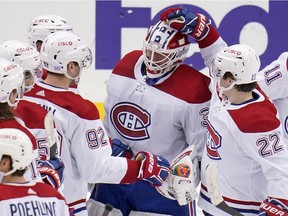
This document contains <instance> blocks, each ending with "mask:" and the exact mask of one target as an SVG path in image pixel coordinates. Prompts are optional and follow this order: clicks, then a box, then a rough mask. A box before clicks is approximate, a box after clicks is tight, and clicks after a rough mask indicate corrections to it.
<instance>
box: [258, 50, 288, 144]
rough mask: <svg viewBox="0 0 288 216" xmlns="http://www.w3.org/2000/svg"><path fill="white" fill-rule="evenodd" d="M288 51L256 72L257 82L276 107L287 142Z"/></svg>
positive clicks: (287, 141)
mask: <svg viewBox="0 0 288 216" xmlns="http://www.w3.org/2000/svg"><path fill="white" fill-rule="evenodd" d="M287 79H288V52H284V53H281V55H280V56H279V57H278V59H277V60H275V61H273V62H272V63H271V64H269V65H268V66H266V67H265V68H264V69H262V70H261V71H259V73H258V74H257V80H258V84H259V86H260V87H261V89H262V90H263V91H264V92H265V94H267V95H268V96H269V98H270V99H271V100H272V101H273V103H274V104H275V106H276V107H277V110H278V113H279V118H280V121H281V125H282V128H283V132H284V137H285V138H286V139H287V140H286V143H288V122H287V121H288V109H287V102H288V87H287V83H288V82H287Z"/></svg>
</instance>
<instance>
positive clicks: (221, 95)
mask: <svg viewBox="0 0 288 216" xmlns="http://www.w3.org/2000/svg"><path fill="white" fill-rule="evenodd" d="M220 81H221V78H218V79H217V85H218V88H219V93H218V95H219V97H220V98H223V92H224V91H228V90H231V89H232V88H233V87H234V86H235V82H234V81H233V82H232V83H231V85H230V86H228V87H226V88H225V87H223V86H221V85H220Z"/></svg>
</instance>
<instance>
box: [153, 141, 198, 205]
mask: <svg viewBox="0 0 288 216" xmlns="http://www.w3.org/2000/svg"><path fill="white" fill-rule="evenodd" d="M171 170H172V171H173V173H172V174H169V176H168V177H167V179H166V181H165V182H164V183H163V185H162V186H160V187H156V189H157V191H158V192H159V193H160V194H162V195H163V196H165V197H167V198H169V199H172V200H177V202H178V203H179V205H181V206H183V205H187V204H188V203H190V202H191V201H192V200H195V199H196V198H197V197H198V193H197V192H196V188H197V186H198V184H199V182H200V171H199V164H198V159H197V157H196V149H195V146H194V145H191V146H189V147H188V148H187V149H185V150H184V151H183V152H182V153H181V154H180V155H179V156H178V157H177V158H176V159H174V160H173V162H172V165H171Z"/></svg>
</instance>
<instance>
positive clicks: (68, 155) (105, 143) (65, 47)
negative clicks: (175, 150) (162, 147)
mask: <svg viewBox="0 0 288 216" xmlns="http://www.w3.org/2000/svg"><path fill="white" fill-rule="evenodd" d="M40 58H41V60H42V63H43V68H44V69H46V70H47V71H48V74H47V78H46V79H45V80H44V81H43V82H38V83H36V84H35V85H34V88H33V89H32V90H31V91H29V92H27V93H26V95H25V98H26V99H27V100H31V101H34V102H35V103H38V104H41V106H43V107H44V108H46V109H48V110H50V111H52V112H53V114H54V117H55V123H56V127H57V130H58V133H59V136H60V137H61V143H60V148H59V153H60V157H61V158H62V160H63V162H64V164H65V170H64V176H65V178H64V182H63V184H64V197H65V198H66V200H67V202H68V205H69V208H70V209H71V211H72V213H73V214H75V215H77V216H80V215H81V216H83V215H87V210H86V196H87V192H88V184H87V183H113V184H119V183H132V182H135V181H136V180H137V179H146V180H147V181H149V182H151V183H153V184H155V185H161V184H162V182H163V181H164V180H165V178H166V177H167V175H168V173H169V172H170V169H169V163H168V162H167V160H166V159H164V158H162V157H160V156H155V155H152V154H151V153H148V152H147V151H141V152H139V153H138V154H137V155H136V159H135V160H128V159H126V158H120V157H112V156H111V147H110V143H109V138H108V136H107V134H106V130H105V128H104V127H103V125H102V122H101V120H100V119H99V113H98V110H97V108H96V107H95V106H94V104H93V103H92V102H90V101H88V100H85V99H83V98H82V97H81V96H80V95H78V94H75V93H73V92H71V91H69V90H68V88H69V85H70V83H71V82H72V81H73V80H77V79H79V78H80V75H81V71H82V69H84V68H86V67H88V66H89V65H90V64H91V60H92V56H91V51H90V49H89V48H88V47H87V44H86V42H85V41H84V40H83V39H82V38H80V37H79V36H77V35H75V34H73V33H71V32H56V33H53V34H50V35H49V36H48V37H47V38H46V40H45V41H44V42H43V44H42V47H41V52H40Z"/></svg>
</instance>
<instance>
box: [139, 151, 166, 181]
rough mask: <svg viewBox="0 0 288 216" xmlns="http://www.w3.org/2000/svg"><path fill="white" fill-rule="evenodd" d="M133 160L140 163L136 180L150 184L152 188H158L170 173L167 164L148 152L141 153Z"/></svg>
mask: <svg viewBox="0 0 288 216" xmlns="http://www.w3.org/2000/svg"><path fill="white" fill-rule="evenodd" d="M135 160H137V161H140V162H141V166H140V170H139V174H138V177H137V178H138V179H142V180H145V181H148V182H150V183H151V184H152V185H153V186H160V185H162V184H163V182H164V181H165V180H166V178H167V176H168V174H169V173H170V168H169V166H170V164H169V162H168V161H167V160H166V159H165V158H163V157H161V156H159V155H153V154H151V153H150V152H145V151H141V152H138V153H137V154H136V156H135Z"/></svg>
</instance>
